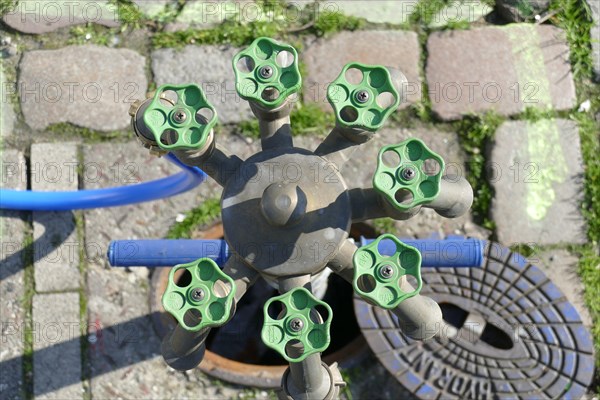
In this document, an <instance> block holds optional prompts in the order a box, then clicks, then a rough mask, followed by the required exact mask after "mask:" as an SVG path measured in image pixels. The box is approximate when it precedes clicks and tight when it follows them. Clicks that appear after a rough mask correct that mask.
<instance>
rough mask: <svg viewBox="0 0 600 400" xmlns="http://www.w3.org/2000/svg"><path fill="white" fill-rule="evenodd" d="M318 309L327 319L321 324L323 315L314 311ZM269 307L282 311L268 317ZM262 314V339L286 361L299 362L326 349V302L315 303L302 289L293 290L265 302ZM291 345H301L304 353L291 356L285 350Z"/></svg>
mask: <svg viewBox="0 0 600 400" xmlns="http://www.w3.org/2000/svg"><path fill="white" fill-rule="evenodd" d="M277 306H279V308H278V307H277ZM318 306H320V307H321V310H323V312H325V311H326V312H327V318H325V320H324V321H323V315H321V314H320V313H319V312H318V311H317V309H316V307H318ZM271 308H273V309H275V310H280V309H281V312H280V313H279V315H277V316H272V315H269V314H270V312H269V311H270V309H271ZM264 314H265V322H264V325H263V328H262V332H261V337H262V340H263V342H264V343H265V344H266V345H267V346H269V347H270V348H272V349H273V350H275V351H277V352H278V353H279V354H281V355H282V356H283V358H285V359H286V360H287V361H290V362H300V361H302V360H304V359H305V358H306V357H308V356H309V355H311V354H314V353H320V352H322V351H324V350H325V349H326V348H327V347H328V346H329V341H330V340H331V337H330V334H329V328H330V326H331V319H332V311H331V308H330V307H329V305H327V303H324V302H322V301H319V300H317V299H316V298H315V297H314V296H313V295H312V294H311V293H310V292H309V291H308V290H306V289H304V288H296V289H293V290H291V291H289V292H287V293H285V294H283V295H281V296H277V297H273V298H271V299H269V301H267V302H266V303H265V306H264ZM271 314H273V312H271ZM315 320H316V321H318V322H315ZM293 344H296V345H301V346H302V347H301V348H302V349H303V352H302V354H301V355H300V356H298V357H295V356H293V355H290V354H288V352H287V351H286V348H287V346H291V345H293Z"/></svg>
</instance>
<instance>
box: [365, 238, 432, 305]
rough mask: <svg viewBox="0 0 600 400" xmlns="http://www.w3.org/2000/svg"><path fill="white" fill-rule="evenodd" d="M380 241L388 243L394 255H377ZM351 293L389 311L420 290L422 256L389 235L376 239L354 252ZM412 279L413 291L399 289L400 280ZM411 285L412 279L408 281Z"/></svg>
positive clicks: (421, 282) (421, 284)
mask: <svg viewBox="0 0 600 400" xmlns="http://www.w3.org/2000/svg"><path fill="white" fill-rule="evenodd" d="M382 240H391V241H392V242H393V244H395V247H396V251H395V252H394V254H393V255H391V256H389V255H383V254H381V253H380V252H379V250H378V248H379V244H380V243H381V241H382ZM353 263H354V282H353V286H354V290H355V291H356V293H358V295H360V296H361V297H362V298H364V299H365V300H367V301H369V302H371V303H373V304H376V305H378V306H379V307H382V308H387V309H392V308H395V307H397V306H398V304H400V303H401V302H402V301H404V300H406V299H408V298H410V297H413V296H415V295H417V294H418V293H419V292H420V291H421V287H422V286H423V281H422V280H421V253H420V252H419V250H417V249H416V248H414V247H412V246H409V245H407V244H404V243H402V242H401V241H400V240H399V239H398V238H397V237H395V236H394V235H390V234H385V235H381V236H379V237H378V238H377V239H375V240H374V241H373V242H372V243H370V244H368V245H366V246H363V247H361V248H359V249H358V250H357V251H356V253H354V259H353ZM409 277H412V278H414V279H413V280H412V281H413V282H412V284H413V286H416V287H415V288H414V291H412V292H405V291H403V290H402V289H401V286H402V280H404V279H408V278H409ZM408 282H409V283H411V280H408Z"/></svg>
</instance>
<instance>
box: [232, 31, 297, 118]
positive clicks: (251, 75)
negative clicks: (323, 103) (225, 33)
mask: <svg viewBox="0 0 600 400" xmlns="http://www.w3.org/2000/svg"><path fill="white" fill-rule="evenodd" d="M233 71H234V72H235V87H236V90H237V92H238V94H239V96H240V97H241V98H243V99H244V100H248V101H252V102H255V103H257V104H259V105H260V106H262V107H264V108H267V109H273V108H277V107H279V106H280V105H281V104H282V103H283V102H284V101H285V99H286V98H287V97H289V96H290V95H292V94H294V93H296V92H298V91H299V90H300V88H301V86H302V77H301V76H300V70H299V69H298V53H297V52H296V49H294V48H293V47H292V46H289V45H286V44H281V43H278V42H277V41H275V40H273V39H269V38H265V37H261V38H258V39H256V40H255V41H254V42H252V44H251V45H250V46H248V47H247V48H246V49H244V50H242V51H240V52H239V53H238V54H236V56H235V57H234V58H233Z"/></svg>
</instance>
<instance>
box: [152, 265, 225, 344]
mask: <svg viewBox="0 0 600 400" xmlns="http://www.w3.org/2000/svg"><path fill="white" fill-rule="evenodd" d="M234 295H235V284H234V282H233V279H231V278H230V277H229V276H227V275H225V274H224V273H223V272H222V271H221V270H220V269H219V267H218V266H217V264H216V263H215V262H214V261H213V260H211V259H209V258H201V259H199V260H196V261H194V262H191V263H189V264H181V265H176V266H175V267H173V269H172V270H171V273H170V274H169V284H168V285H167V289H166V290H165V293H164V294H163V297H162V304H163V307H164V308H165V310H166V311H168V312H169V313H170V314H171V315H173V317H175V319H176V320H177V322H179V324H180V325H181V326H182V327H183V328H184V329H186V330H188V331H192V332H196V331H199V330H201V329H204V328H210V327H213V326H219V325H223V324H224V323H225V322H227V321H228V320H229V318H230V317H231V311H232V307H233V298H234Z"/></svg>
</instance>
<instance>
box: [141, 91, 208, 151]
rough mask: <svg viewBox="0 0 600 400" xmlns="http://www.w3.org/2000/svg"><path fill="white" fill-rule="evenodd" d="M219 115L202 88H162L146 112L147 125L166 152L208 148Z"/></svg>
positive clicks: (145, 121) (145, 122)
mask: <svg viewBox="0 0 600 400" xmlns="http://www.w3.org/2000/svg"><path fill="white" fill-rule="evenodd" d="M216 122H217V112H216V111H215V109H214V107H213V106H212V105H211V104H210V103H209V102H208V100H206V96H205V95H204V92H203V91H202V89H201V88H199V87H198V86H196V85H194V84H189V85H162V86H161V87H159V88H158V89H157V90H156V93H155V94H154V97H153V98H152V101H151V102H150V104H149V105H148V108H147V109H146V111H145V112H144V124H146V126H147V127H148V129H150V131H151V132H152V134H153V135H154V138H155V140H156V143H157V145H158V147H160V148H161V149H163V150H166V151H170V150H188V149H189V150H193V149H200V148H202V146H204V145H205V143H206V140H207V139H208V136H209V135H210V132H211V130H212V128H213V127H214V125H215V123H216Z"/></svg>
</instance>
